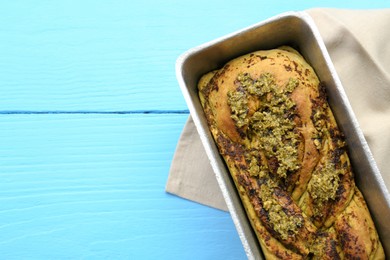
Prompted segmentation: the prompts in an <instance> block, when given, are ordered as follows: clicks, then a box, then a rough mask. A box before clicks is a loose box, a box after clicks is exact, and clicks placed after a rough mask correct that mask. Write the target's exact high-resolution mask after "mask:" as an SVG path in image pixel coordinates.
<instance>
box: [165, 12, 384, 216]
mask: <svg viewBox="0 0 390 260" xmlns="http://www.w3.org/2000/svg"><path fill="white" fill-rule="evenodd" d="M307 13H308V14H309V15H310V16H311V17H312V18H313V20H314V22H315V23H316V25H317V27H318V29H319V31H320V34H321V36H322V38H323V39H324V41H325V45H326V47H327V49H328V52H329V54H330V56H331V59H332V61H333V63H334V66H335V68H336V71H337V73H338V75H339V77H340V80H341V82H342V85H343V87H344V88H345V91H346V94H347V96H348V98H349V101H350V103H351V105H352V109H353V110H354V112H355V114H356V117H357V120H358V122H359V124H360V127H361V129H362V131H363V133H364V135H365V138H366V140H367V142H368V145H369V147H370V149H371V151H372V153H373V156H374V158H375V160H376V162H377V164H378V167H379V170H380V172H381V174H382V177H383V179H384V181H385V184H386V186H387V187H388V189H389V188H390V160H389V159H387V157H388V156H390V33H389V31H388V28H390V9H380V10H340V9H310V10H308V11H307ZM166 191H167V192H169V193H172V194H175V195H178V196H180V197H183V198H186V199H189V200H192V201H196V202H199V203H202V204H205V205H208V206H211V207H215V208H218V209H222V210H227V207H226V205H225V202H224V199H223V197H222V194H221V191H220V188H219V186H218V183H217V181H216V178H215V175H214V173H213V170H212V168H211V166H210V163H209V160H208V158H207V156H206V153H205V151H204V148H203V146H202V143H201V141H200V138H199V136H198V133H197V131H196V129H195V126H194V124H193V122H192V119H191V117H189V119H188V121H187V123H186V124H185V126H184V129H183V132H182V135H181V137H180V139H179V142H178V145H177V148H176V152H175V155H174V158H173V161H172V165H171V169H170V173H169V177H168V181H167V185H166Z"/></svg>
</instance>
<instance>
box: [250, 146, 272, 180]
mask: <svg viewBox="0 0 390 260" xmlns="http://www.w3.org/2000/svg"><path fill="white" fill-rule="evenodd" d="M245 159H246V161H247V163H248V165H249V167H248V171H249V174H250V175H251V176H254V177H259V178H263V177H265V176H267V174H268V168H267V166H266V165H264V164H262V163H261V158H260V154H259V151H257V150H252V151H251V152H249V153H247V154H246V155H245Z"/></svg>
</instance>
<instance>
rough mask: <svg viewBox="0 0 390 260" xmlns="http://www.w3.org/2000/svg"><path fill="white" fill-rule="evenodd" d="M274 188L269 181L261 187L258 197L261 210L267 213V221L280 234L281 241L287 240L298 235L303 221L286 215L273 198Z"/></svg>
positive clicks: (296, 216) (297, 216)
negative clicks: (261, 204)
mask: <svg viewBox="0 0 390 260" xmlns="http://www.w3.org/2000/svg"><path fill="white" fill-rule="evenodd" d="M274 186H275V185H272V184H271V181H268V183H267V184H263V185H261V194H260V197H261V200H262V201H263V208H264V209H265V210H266V211H267V212H268V219H269V222H270V224H271V225H272V227H273V229H274V230H275V231H276V232H277V233H279V234H280V237H281V238H282V239H287V238H288V237H289V236H293V235H295V234H297V233H298V230H299V228H300V227H302V225H303V219H302V217H301V216H299V215H289V214H286V212H285V211H284V210H283V208H282V206H281V205H280V204H279V203H278V201H277V200H276V199H275V197H274V196H273V192H272V189H274V188H273V187H274Z"/></svg>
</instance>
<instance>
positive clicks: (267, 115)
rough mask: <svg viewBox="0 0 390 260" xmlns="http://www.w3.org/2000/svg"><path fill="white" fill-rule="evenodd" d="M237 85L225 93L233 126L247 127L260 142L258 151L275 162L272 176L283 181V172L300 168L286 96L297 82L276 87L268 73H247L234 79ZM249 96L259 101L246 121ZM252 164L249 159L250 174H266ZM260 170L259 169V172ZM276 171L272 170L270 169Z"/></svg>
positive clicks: (291, 107) (290, 102)
mask: <svg viewBox="0 0 390 260" xmlns="http://www.w3.org/2000/svg"><path fill="white" fill-rule="evenodd" d="M237 82H238V83H239V86H238V87H237V89H236V90H235V91H229V92H228V105H229V106H230V109H231V118H232V119H233V120H234V122H235V124H236V126H237V127H239V128H240V127H243V126H245V125H248V124H249V125H250V127H249V133H248V134H249V136H251V137H253V138H256V139H258V140H259V141H260V147H259V148H260V149H262V150H263V151H264V153H265V156H266V158H267V159H271V158H276V159H277V170H276V173H277V175H278V176H279V177H281V178H285V177H286V176H287V172H292V171H296V170H298V169H299V167H300V163H299V161H298V149H297V144H298V139H299V134H298V133H296V132H295V131H294V129H295V123H294V121H293V120H292V119H291V118H293V116H294V113H295V112H294V107H295V103H294V101H293V100H292V99H291V98H290V93H291V92H293V91H294V89H295V88H296V87H297V85H298V80H297V79H290V80H289V81H288V82H287V84H286V85H285V86H278V85H277V84H276V80H275V78H274V76H273V75H272V74H270V73H264V74H262V75H260V77H259V78H258V79H252V78H251V77H250V75H249V74H248V73H245V74H239V75H238V76H237ZM249 97H252V98H257V99H259V100H260V103H261V105H260V107H259V109H258V110H257V111H256V112H255V113H254V114H253V115H252V116H251V117H250V118H248V111H249V109H248V99H249ZM259 165H261V164H259V163H258V162H256V161H253V162H252V160H250V172H251V175H253V176H256V175H258V174H259V173H257V172H258V171H266V169H267V168H268V167H267V165H266V164H263V166H262V168H261V167H260V166H259ZM260 168H261V169H260ZM274 168H276V167H274Z"/></svg>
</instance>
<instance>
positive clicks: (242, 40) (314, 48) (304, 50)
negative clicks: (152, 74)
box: [176, 12, 390, 259]
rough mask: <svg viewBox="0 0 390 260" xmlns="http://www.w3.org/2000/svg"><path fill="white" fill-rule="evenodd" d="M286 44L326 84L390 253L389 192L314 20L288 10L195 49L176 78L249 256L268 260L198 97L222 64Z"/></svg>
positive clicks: (181, 60)
mask: <svg viewBox="0 0 390 260" xmlns="http://www.w3.org/2000/svg"><path fill="white" fill-rule="evenodd" d="M281 45H290V46H292V47H294V48H296V49H297V50H298V51H299V52H300V53H301V54H302V55H303V56H304V57H305V59H306V60H307V61H308V62H309V64H311V65H312V67H313V68H314V69H315V71H316V73H317V75H318V77H319V78H320V81H321V82H322V83H324V85H325V87H326V89H327V93H328V96H329V104H330V106H331V108H332V110H333V113H334V115H335V117H336V120H337V122H338V125H339V127H340V128H341V130H342V131H343V132H344V134H345V136H346V142H347V144H348V152H349V156H350V159H351V163H352V167H353V170H354V173H355V181H356V183H357V186H358V187H359V188H360V190H361V191H362V193H363V195H364V197H365V199H366V201H367V204H368V207H369V209H370V212H371V215H372V217H373V220H374V222H375V225H376V227H377V230H378V232H379V236H380V238H381V241H382V244H383V247H384V248H385V252H386V254H387V255H390V221H388V218H389V216H390V195H389V192H388V190H387V188H386V186H385V184H384V181H383V179H382V177H381V174H380V172H379V169H378V167H377V166H376V163H375V161H374V159H373V157H372V154H371V152H370V150H369V147H368V145H367V142H366V140H365V138H364V135H363V133H362V131H361V130H360V128H359V126H358V122H357V120H356V117H355V115H354V113H353V111H352V108H351V106H350V103H349V101H348V99H347V97H346V94H345V92H344V90H343V87H342V86H341V82H340V80H339V78H338V76H337V74H336V71H335V69H334V66H333V65H332V62H331V60H330V57H329V54H328V52H327V50H326V47H325V44H324V42H323V40H322V38H321V36H320V34H319V32H318V30H317V28H316V26H315V24H314V22H313V20H312V19H311V17H310V16H309V15H308V14H307V13H305V12H287V13H283V14H281V15H278V16H275V17H272V18H270V19H268V20H265V21H263V22H260V23H258V24H255V25H253V26H251V27H248V28H245V29H243V30H240V31H238V32H235V33H232V34H230V35H227V36H225V37H222V38H219V39H216V40H214V41H211V42H209V43H206V44H203V45H201V46H199V47H195V48H193V49H190V50H188V51H187V52H185V53H184V54H182V55H181V56H180V57H179V58H178V60H177V63H176V76H177V80H178V82H179V85H180V88H181V90H182V92H183V95H184V98H185V100H186V102H187V105H188V108H189V110H190V114H191V116H192V118H193V120H194V123H195V126H196V128H197V130H198V132H199V135H200V138H201V140H202V143H203V145H204V147H205V150H206V153H207V155H208V157H209V159H210V163H211V166H212V168H213V170H214V172H215V175H216V178H217V181H218V183H219V185H220V188H221V191H222V193H223V196H224V198H225V201H226V204H227V207H228V209H229V211H230V214H231V216H232V219H233V221H234V224H235V226H236V228H237V232H238V234H239V236H240V239H241V241H242V244H243V247H244V249H245V252H246V254H247V256H248V258H249V259H263V255H262V253H261V248H260V245H259V243H258V242H257V238H256V235H255V234H254V231H253V230H252V228H251V225H250V223H249V220H248V219H247V216H246V213H245V209H244V207H243V205H242V204H241V200H240V198H239V195H238V193H237V191H236V188H235V186H234V183H233V180H232V178H231V177H230V174H229V172H228V170H227V167H226V165H225V163H224V161H223V158H222V157H221V156H220V155H219V152H218V148H217V146H216V145H215V143H214V140H213V137H212V135H211V133H210V131H209V130H208V126H207V122H206V119H205V116H204V113H203V110H202V106H201V104H200V102H199V98H198V92H197V82H198V80H199V78H200V77H201V76H202V75H203V74H205V73H207V72H209V71H211V70H214V69H217V68H221V67H222V66H223V65H224V64H225V63H226V62H228V61H230V60H231V59H233V58H236V57H238V56H240V55H243V54H246V53H249V52H252V51H256V50H263V49H271V48H276V47H279V46H281Z"/></svg>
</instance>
